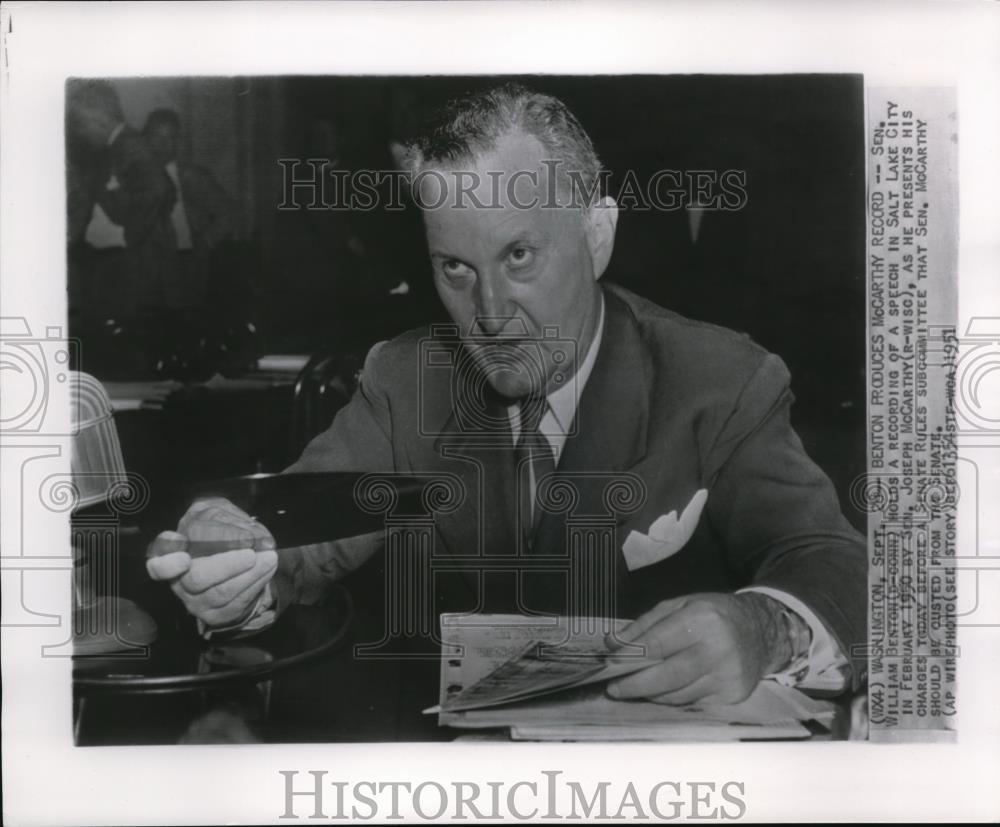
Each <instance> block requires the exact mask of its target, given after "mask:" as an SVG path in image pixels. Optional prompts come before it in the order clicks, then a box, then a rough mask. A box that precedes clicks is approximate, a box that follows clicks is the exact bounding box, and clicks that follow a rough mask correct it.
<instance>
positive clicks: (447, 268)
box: [441, 258, 472, 278]
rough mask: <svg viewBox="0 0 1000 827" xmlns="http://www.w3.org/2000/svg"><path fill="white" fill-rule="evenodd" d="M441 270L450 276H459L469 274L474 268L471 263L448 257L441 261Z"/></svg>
mask: <svg viewBox="0 0 1000 827" xmlns="http://www.w3.org/2000/svg"><path fill="white" fill-rule="evenodd" d="M441 271H442V272H443V273H444V274H445V275H446V276H448V277H449V278H459V277H461V276H466V275H469V274H470V273H471V272H472V270H471V269H470V268H469V265H467V264H463V263H462V262H461V261H458V260H457V259H454V258H448V259H445V260H444V261H442V262H441Z"/></svg>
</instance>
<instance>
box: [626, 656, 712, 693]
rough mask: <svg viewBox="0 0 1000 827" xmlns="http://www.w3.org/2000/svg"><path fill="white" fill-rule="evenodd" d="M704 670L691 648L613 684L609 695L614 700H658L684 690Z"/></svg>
mask: <svg viewBox="0 0 1000 827" xmlns="http://www.w3.org/2000/svg"><path fill="white" fill-rule="evenodd" d="M705 671H706V670H705V667H704V664H703V663H702V660H701V658H700V656H699V654H698V651H697V649H696V648H695V647H689V648H687V649H685V650H684V651H683V652H679V653H678V654H676V655H674V656H673V657H671V658H668V659H667V660H665V661H663V662H662V663H658V664H656V666H650V667H648V668H647V669H643V670H642V671H640V672H634V673H633V674H631V675H627V676H626V677H624V678H619V679H618V680H616V681H612V682H611V683H609V684H608V694H609V695H611V697H612V698H655V697H657V696H658V695H663V694H664V693H666V692H674V691H676V690H678V689H683V688H684V687H685V686H687V685H689V684H691V683H694V681H696V680H698V678H700V677H702V676H703V675H704V674H705Z"/></svg>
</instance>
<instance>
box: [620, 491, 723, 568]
mask: <svg viewBox="0 0 1000 827" xmlns="http://www.w3.org/2000/svg"><path fill="white" fill-rule="evenodd" d="M707 499H708V489H705V488H699V489H698V491H697V492H696V493H695V495H694V496H693V497H692V498H691V502H689V503H688V504H687V507H686V508H685V509H684V511H683V513H682V514H681V516H680V519H677V512H676V511H671V512H670V513H669V514H664V515H663V516H662V517H658V518H657V519H656V520H654V521H653V524H652V525H651V526H650V527H649V534H643V533H641V532H639V531H632V532H629V535H628V539H627V540H625V545H624V546H622V552H623V553H624V555H625V565H626V566H627V567H628V570H629V571H635V570H636V569H641V568H643V566H650V565H652V564H653V563H659V562H660V561H661V560H666V559H667V558H668V557H670V556H671V555H672V554H676V553H677V552H678V551H680V550H681V549H682V548H684V546H685V544H686V543H687V541H688V540H690V539H691V535H692V534H694V530H695V528H696V527H697V526H698V518H699V517H701V510H702V508H704V507H705V500H707Z"/></svg>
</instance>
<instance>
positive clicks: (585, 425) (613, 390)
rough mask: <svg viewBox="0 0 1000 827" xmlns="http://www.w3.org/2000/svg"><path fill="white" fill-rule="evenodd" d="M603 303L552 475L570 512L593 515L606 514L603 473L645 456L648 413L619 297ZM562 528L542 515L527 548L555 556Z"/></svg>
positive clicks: (640, 358)
mask: <svg viewBox="0 0 1000 827" xmlns="http://www.w3.org/2000/svg"><path fill="white" fill-rule="evenodd" d="M604 301H605V317H604V319H605V320H604V333H603V335H602V338H601V345H600V350H599V351H598V354H597V359H596V361H595V362H594V368H593V370H592V371H591V374H590V378H589V379H588V380H587V384H586V387H584V389H583V393H582V394H581V395H580V403H579V406H578V407H577V412H576V419H575V421H574V423H573V428H572V432H571V434H570V436H569V438H568V439H567V440H566V444H565V445H564V447H563V452H562V456H561V457H560V461H559V465H558V467H557V468H556V472H555V474H556V477H564V478H567V479H568V480H569V481H570V482H571V484H572V485H573V486H574V487H575V488H576V490H577V494H578V496H579V499H578V501H577V505H576V507H575V508H574V511H575V512H576V513H578V514H581V515H593V516H598V515H601V514H605V513H606V508H605V506H604V490H605V487H606V486H607V484H608V479H607V476H606V475H607V474H608V473H614V472H618V473H621V472H625V471H628V470H629V469H630V468H632V467H633V466H635V465H636V464H637V463H638V462H640V461H641V460H642V459H643V457H644V456H645V454H646V432H647V421H648V415H649V396H648V393H649V391H648V384H647V373H648V366H647V364H646V353H645V349H644V348H643V345H642V341H641V339H640V337H639V331H638V329H637V328H636V325H635V321H634V319H633V318H632V314H631V313H630V311H629V309H628V307H627V306H626V305H625V303H624V302H623V301H622V300H621V299H619V298H618V297H617V296H616V295H615V294H614V293H612V292H611V291H609V290H605V291H604ZM590 475H596V476H590ZM565 524H566V515H565V514H553V513H545V514H543V516H542V519H541V521H540V522H539V525H538V528H537V529H536V531H535V536H534V540H533V543H532V546H533V548H534V549H537V550H539V551H541V552H542V553H553V552H555V553H558V550H561V549H562V548H563V540H564V537H565Z"/></svg>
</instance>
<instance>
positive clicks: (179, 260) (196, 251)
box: [142, 109, 234, 318]
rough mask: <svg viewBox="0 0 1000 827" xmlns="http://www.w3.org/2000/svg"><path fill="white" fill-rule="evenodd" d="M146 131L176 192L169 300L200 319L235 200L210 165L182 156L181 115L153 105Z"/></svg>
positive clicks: (230, 229) (227, 234) (228, 234)
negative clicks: (214, 259) (214, 260)
mask: <svg viewBox="0 0 1000 827" xmlns="http://www.w3.org/2000/svg"><path fill="white" fill-rule="evenodd" d="M142 134H143V137H144V138H145V139H146V144H147V146H148V147H149V151H150V154H151V155H152V156H153V158H154V159H155V160H156V162H157V163H158V164H160V166H161V167H162V168H163V170H164V172H166V174H167V177H169V178H170V182H171V183H172V184H173V187H174V192H175V193H176V196H177V197H176V200H175V201H174V205H173V208H172V209H171V211H170V224H171V227H172V229H173V237H174V256H173V265H174V273H173V276H172V278H171V279H170V281H169V283H168V284H167V285H166V288H167V292H168V295H167V297H166V299H167V302H166V303H167V305H168V306H171V307H174V308H176V309H177V310H179V311H183V312H184V313H186V314H188V315H190V316H191V317H193V318H198V317H200V315H201V314H202V313H203V312H204V311H205V310H206V302H207V298H208V288H209V278H210V275H211V255H212V251H213V250H214V249H215V248H216V246H217V245H218V244H219V243H220V242H222V241H224V240H226V239H227V238H230V237H231V236H232V232H233V211H234V210H233V205H232V202H231V200H230V198H229V196H228V195H227V194H226V191H225V190H224V189H223V188H222V186H221V185H220V184H219V182H218V181H216V179H215V176H214V175H212V173H211V172H210V171H209V170H207V169H205V168H204V167H201V166H198V165H197V164H190V163H185V162H182V161H180V160H179V159H178V155H179V152H180V145H181V120H180V117H179V116H178V114H177V113H176V112H174V110H172V109H154V110H153V111H152V112H150V113H149V116H148V117H147V118H146V124H145V126H144V127H143V130H142Z"/></svg>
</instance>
